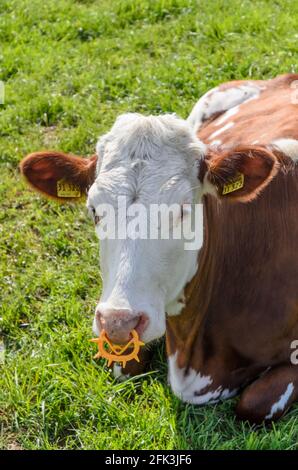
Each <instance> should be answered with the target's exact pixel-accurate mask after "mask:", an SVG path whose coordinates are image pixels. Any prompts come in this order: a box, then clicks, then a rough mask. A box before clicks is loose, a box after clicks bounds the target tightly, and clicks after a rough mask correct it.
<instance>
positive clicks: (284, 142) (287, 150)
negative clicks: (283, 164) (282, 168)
mask: <svg viewBox="0 0 298 470" xmlns="http://www.w3.org/2000/svg"><path fill="white" fill-rule="evenodd" d="M273 145H274V146H275V147H278V148H279V149H280V150H281V151H282V152H283V153H284V154H285V155H287V156H288V157H290V158H291V159H292V160H293V161H294V162H297V161H298V140H296V139H278V140H275V141H274V142H273Z"/></svg>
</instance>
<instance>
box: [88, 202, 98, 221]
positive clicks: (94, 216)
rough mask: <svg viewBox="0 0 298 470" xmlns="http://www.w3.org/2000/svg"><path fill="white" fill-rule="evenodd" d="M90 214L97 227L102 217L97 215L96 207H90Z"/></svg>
mask: <svg viewBox="0 0 298 470" xmlns="http://www.w3.org/2000/svg"><path fill="white" fill-rule="evenodd" d="M89 213H90V214H91V217H92V219H93V221H94V223H95V225H97V224H98V223H99V221H100V217H99V215H97V214H96V210H95V209H94V207H90V206H89Z"/></svg>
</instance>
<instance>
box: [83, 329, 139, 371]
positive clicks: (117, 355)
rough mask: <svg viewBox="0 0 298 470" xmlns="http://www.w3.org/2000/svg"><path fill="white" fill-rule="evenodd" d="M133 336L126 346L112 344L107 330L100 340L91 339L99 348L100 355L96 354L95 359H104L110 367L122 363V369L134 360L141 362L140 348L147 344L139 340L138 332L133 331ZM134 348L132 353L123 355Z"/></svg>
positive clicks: (101, 334) (100, 336)
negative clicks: (139, 356)
mask: <svg viewBox="0 0 298 470" xmlns="http://www.w3.org/2000/svg"><path fill="white" fill-rule="evenodd" d="M131 334H132V338H131V340H130V341H129V342H128V343H127V344H126V345H125V346H120V345H119V344H113V343H111V342H110V341H109V340H108V338H107V337H106V332H105V330H102V332H101V333H100V335H99V338H94V339H89V341H91V342H92V343H97V346H98V353H97V354H95V356H94V359H99V358H100V357H104V358H105V359H107V360H108V366H110V365H111V364H112V362H119V363H120V364H121V363H122V367H125V366H126V363H127V362H129V361H132V359H135V360H136V361H137V362H140V360H139V358H138V354H139V351H140V347H141V346H144V344H145V343H143V342H142V341H140V340H139V335H138V333H137V332H136V330H132V332H131ZM105 345H106V346H107V349H106V348H105ZM132 346H133V350H132V351H131V352H130V353H128V354H123V353H124V352H125V351H126V350H127V349H128V348H130V347H132Z"/></svg>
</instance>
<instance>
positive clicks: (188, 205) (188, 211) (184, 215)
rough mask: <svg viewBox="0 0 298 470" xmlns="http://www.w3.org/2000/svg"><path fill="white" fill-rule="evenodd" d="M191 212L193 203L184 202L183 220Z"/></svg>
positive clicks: (182, 209) (182, 208)
mask: <svg viewBox="0 0 298 470" xmlns="http://www.w3.org/2000/svg"><path fill="white" fill-rule="evenodd" d="M190 214H191V205H190V204H182V206H181V213H180V215H181V220H183V219H184V218H185V217H187V216H189V215H190Z"/></svg>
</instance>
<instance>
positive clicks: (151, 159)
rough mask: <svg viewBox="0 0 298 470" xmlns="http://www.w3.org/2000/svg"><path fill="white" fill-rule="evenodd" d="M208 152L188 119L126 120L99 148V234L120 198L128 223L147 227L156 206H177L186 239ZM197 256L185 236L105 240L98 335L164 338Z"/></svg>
mask: <svg viewBox="0 0 298 470" xmlns="http://www.w3.org/2000/svg"><path fill="white" fill-rule="evenodd" d="M203 153H204V146H203V144H201V143H199V142H198V140H197V139H196V137H195V135H193V134H192V131H191V129H190V128H189V127H188V126H187V124H186V123H185V121H182V120H181V119H178V118H177V117H175V116H173V115H164V116H160V117H153V116H149V117H144V116H141V115H138V114H126V115H123V116H120V117H119V118H118V119H117V121H116V123H115V124H114V126H113V127H112V129H111V131H110V132H109V133H108V134H106V135H105V136H103V137H102V138H101V139H100V140H99V142H98V144H97V154H98V168H97V177H96V180H95V182H94V184H93V185H92V186H91V188H90V190H89V193H88V201H87V206H88V208H89V210H90V212H91V213H92V214H93V217H94V220H95V224H96V232H97V234H98V235H99V237H100V238H102V236H101V233H102V229H103V227H102V223H103V218H102V208H103V207H104V206H106V205H109V207H112V209H113V210H114V212H115V214H117V213H118V212H119V210H120V209H119V201H121V202H122V203H123V202H124V201H125V204H126V208H127V211H128V212H127V213H128V217H127V218H126V223H127V222H128V221H129V219H130V218H129V215H133V214H139V217H141V219H139V220H144V219H146V220H147V221H148V226H149V224H150V219H149V216H148V214H149V212H150V207H152V204H155V205H156V204H158V205H161V204H166V205H171V207H172V208H173V213H172V218H171V220H170V223H171V227H174V226H175V227H178V226H179V225H181V224H184V225H183V234H184V236H185V235H186V236H187V230H188V229H191V227H190V226H189V223H188V221H189V220H190V218H191V217H190V215H191V214H190V212H189V207H187V206H185V205H186V204H188V203H193V202H196V201H198V200H199V198H200V191H201V183H200V182H199V180H198V162H199V160H200V158H202V156H203ZM173 204H174V206H172V205H173ZM140 205H142V212H141V213H140V209H139V208H140ZM134 211H135V212H134ZM163 216H164V214H163V215H162V216H161V218H162V217H163ZM196 222H197V221H196ZM122 223H124V224H125V220H124V221H122ZM161 223H163V220H162V219H161ZM187 223H188V225H187ZM199 223H200V224H202V220H200V221H199ZM159 233H160V232H159ZM128 234H129V231H128ZM197 251H198V249H197V250H196V251H193V250H186V249H185V238H183V237H181V238H180V239H174V238H173V237H170V239H160V237H159V239H150V237H148V238H147V239H143V238H137V239H132V237H130V236H127V237H126V238H124V239H119V237H117V236H116V237H108V238H105V239H102V240H101V243H100V255H101V256H100V257H101V264H100V266H101V272H102V280H103V291H102V296H101V299H100V302H99V304H98V305H97V308H96V314H95V319H94V325H93V327H94V331H95V333H96V334H99V332H100V330H101V329H102V328H104V329H105V330H106V331H107V333H108V336H109V337H110V339H111V340H114V341H115V342H125V341H127V339H128V338H129V333H130V331H131V330H132V329H133V328H135V329H136V330H137V331H138V332H139V335H140V337H141V339H142V340H143V341H145V342H150V341H152V340H154V339H157V338H159V337H161V336H162V335H163V334H164V333H165V317H166V312H167V313H168V314H169V315H170V314H177V313H179V309H181V307H182V304H181V299H180V297H181V294H182V293H183V288H184V286H185V285H186V283H187V282H188V281H189V280H190V279H191V278H192V277H193V275H194V274H195V271H196V266H197ZM179 300H180V303H179Z"/></svg>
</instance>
